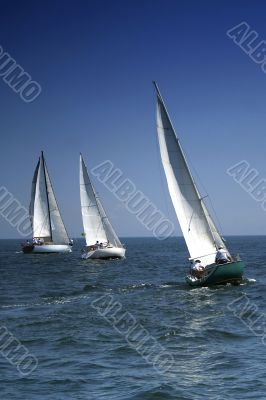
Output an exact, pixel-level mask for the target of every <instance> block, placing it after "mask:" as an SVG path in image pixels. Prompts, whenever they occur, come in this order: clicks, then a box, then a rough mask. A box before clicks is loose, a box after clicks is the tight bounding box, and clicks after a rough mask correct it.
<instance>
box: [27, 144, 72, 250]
mask: <svg viewBox="0 0 266 400" xmlns="http://www.w3.org/2000/svg"><path fill="white" fill-rule="evenodd" d="M29 215H30V220H31V225H32V231H33V240H32V243H29V242H27V244H23V245H22V250H23V252H24V253H69V252H71V251H72V250H71V246H72V242H71V241H70V239H69V237H68V234H67V231H66V228H65V226H64V223H63V220H62V218H61V215H60V211H59V208H58V205H57V202H56V198H55V195H54V191H53V188H52V183H51V179H50V177H49V173H48V170H47V166H46V163H45V160H44V156H43V152H42V153H41V156H40V158H39V161H38V163H37V167H36V169H35V172H34V175H33V181H32V190H31V202H30V208H29Z"/></svg>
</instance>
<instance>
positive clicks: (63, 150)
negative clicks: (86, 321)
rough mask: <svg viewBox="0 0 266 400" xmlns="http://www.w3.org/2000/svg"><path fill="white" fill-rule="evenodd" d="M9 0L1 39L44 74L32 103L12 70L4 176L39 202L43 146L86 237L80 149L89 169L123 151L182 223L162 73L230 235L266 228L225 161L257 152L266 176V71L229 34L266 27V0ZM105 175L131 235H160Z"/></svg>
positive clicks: (151, 193)
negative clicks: (164, 160) (169, 162)
mask: <svg viewBox="0 0 266 400" xmlns="http://www.w3.org/2000/svg"><path fill="white" fill-rule="evenodd" d="M0 4H1V13H0V45H1V46H2V48H3V50H4V51H6V52H8V53H9V54H10V56H12V57H13V58H14V59H15V61H16V62H17V63H18V64H20V65H21V66H22V67H23V68H24V70H25V71H26V72H27V73H29V74H30V75H31V77H32V79H33V80H35V81H37V82H38V83H39V84H40V85H41V87H42V92H41V94H40V96H39V97H38V98H36V100H35V101H33V102H31V103H25V102H24V101H22V99H21V97H20V96H19V95H18V94H16V93H14V91H13V90H12V89H11V88H10V87H9V86H8V85H7V84H6V83H5V82H4V81H3V79H2V78H1V76H0V104H1V157H0V186H5V187H6V188H7V189H8V190H9V191H10V192H11V193H12V194H13V195H14V196H15V197H16V198H17V199H18V200H19V201H20V202H21V204H23V205H25V206H26V207H28V204H29V200H30V190H31V180H32V175H33V172H34V168H35V166H36V163H37V159H38V157H39V154H40V151H41V150H43V151H44V153H45V157H46V162H47V165H48V169H49V173H50V176H51V179H52V182H53V186H54V190H55V193H56V196H57V200H58V203H59V206H60V208H61V212H62V215H63V218H64V221H65V224H66V226H67V229H68V231H69V233H70V236H72V237H77V236H80V234H81V232H82V231H83V228H82V221H81V213H80V201H79V173H78V165H79V152H80V151H81V152H82V153H83V157H84V160H85V162H86V164H87V166H88V167H89V168H92V167H94V166H96V165H97V164H99V163H101V162H103V161H105V160H111V161H112V162H113V163H114V165H115V167H117V168H119V169H121V171H122V172H123V175H124V177H125V178H129V179H130V180H131V181H133V182H134V184H135V185H136V187H137V189H138V190H140V191H142V192H143V193H144V194H145V195H146V196H147V197H148V198H149V199H150V200H151V201H152V202H153V203H154V204H156V206H157V207H158V208H159V209H160V210H161V211H162V212H163V213H164V214H165V215H166V216H167V217H168V218H170V219H171V220H172V221H173V222H174V224H175V226H176V231H175V233H176V234H178V235H179V234H180V230H179V226H178V223H177V220H176V217H175V214H174V211H173V208H172V204H171V202H170V199H169V195H168V190H167V186H166V180H165V176H164V172H163V169H162V165H161V162H160V158H159V150H158V143H157V136H156V126H155V93H154V88H153V86H152V80H156V81H157V83H158V85H159V87H160V90H161V93H162V95H163V97H164V100H165V102H166V105H167V107H168V111H169V113H170V116H171V119H172V121H173V123H174V126H175V129H176V132H177V133H178V135H179V138H180V140H181V143H182V145H183V148H184V150H185V153H186V155H187V157H188V161H189V162H190V163H191V165H192V167H193V168H192V172H193V173H194V172H195V171H196V173H197V175H196V180H197V181H198V178H197V176H199V177H200V181H201V182H203V184H204V187H205V189H206V190H207V192H208V194H209V196H210V198H211V200H212V204H213V206H214V209H215V212H216V214H217V216H218V218H219V221H220V224H221V228H222V232H223V234H225V235H230V234H266V212H265V211H264V210H263V209H262V208H261V205H260V203H259V202H256V201H255V200H254V199H253V198H252V197H251V196H250V195H249V193H247V192H246V191H244V190H243V188H241V187H240V185H238V184H237V183H236V182H235V181H234V180H233V179H232V177H230V176H229V175H228V174H227V173H226V170H227V169H228V168H229V167H230V166H232V165H234V164H236V163H237V162H239V161H241V160H246V161H247V162H248V163H249V164H250V166H251V167H252V168H255V169H257V171H258V172H259V175H260V177H261V178H265V179H266V156H265V153H266V149H265V148H266V74H265V73H264V72H263V71H262V69H261V66H260V65H259V64H258V63H257V64H256V63H255V62H254V61H252V59H251V58H250V57H249V56H248V55H247V54H245V52H244V51H243V50H241V48H239V47H238V46H237V45H236V44H235V43H234V42H233V40H232V39H230V38H229V37H228V36H227V35H226V31H227V30H228V29H230V28H232V27H234V26H235V25H237V24H239V23H240V22H242V21H246V22H247V23H248V24H249V25H250V27H251V28H252V29H253V30H254V31H256V32H257V33H258V35H259V37H260V38H261V40H266V26H265V13H266V4H265V3H264V2H262V1H256V0H255V1H252V2H251V1H246V0H241V1H205V0H201V1H197V0H194V1H189V0H188V1H187V0H183V1H178V0H123V1H119V0H112V1H107V0H106V1H103V0H97V1H89V0H88V1H81V0H75V1H63V0H61V1H58V0H57V1H50V0H45V1H42V0H39V1H29V0H26V1H13V0H8V1H1V2H0ZM94 184H95V187H96V189H97V191H98V192H99V194H100V196H101V198H102V201H103V204H104V206H105V208H106V210H107V213H108V214H109V216H110V219H111V221H112V222H113V225H114V227H115V229H116V231H117V233H118V234H119V236H122V237H123V236H146V235H147V236H150V235H151V232H149V231H148V230H147V229H146V228H145V227H143V226H142V224H141V223H140V222H139V221H138V220H137V219H136V216H135V215H133V214H130V213H129V212H128V211H127V210H126V209H125V208H124V206H123V204H122V203H121V202H119V201H118V200H117V199H116V198H115V196H114V195H113V194H112V193H110V192H109V191H108V190H107V189H106V188H105V187H104V186H103V185H102V184H101V183H100V182H98V181H97V180H96V179H94ZM200 188H201V186H200ZM203 194H204V192H203ZM12 237H19V235H18V233H17V231H16V229H14V228H12V227H11V226H10V225H9V223H8V222H6V221H5V220H4V218H3V217H0V238H12Z"/></svg>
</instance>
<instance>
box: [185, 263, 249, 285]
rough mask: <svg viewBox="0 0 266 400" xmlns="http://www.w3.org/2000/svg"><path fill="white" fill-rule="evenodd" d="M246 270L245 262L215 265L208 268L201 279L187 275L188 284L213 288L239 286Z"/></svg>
mask: <svg viewBox="0 0 266 400" xmlns="http://www.w3.org/2000/svg"><path fill="white" fill-rule="evenodd" d="M244 268H245V264H244V263H243V261H233V262H230V263H226V264H214V265H211V266H208V267H207V268H206V271H205V272H204V274H203V276H202V278H200V279H197V278H194V277H192V276H191V275H187V276H186V282H187V283H188V284H189V285H190V286H212V285H222V284H226V283H232V284H235V285H237V284H239V283H240V282H241V280H242V277H243V272H244Z"/></svg>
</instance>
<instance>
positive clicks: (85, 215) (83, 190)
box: [80, 155, 108, 246]
mask: <svg viewBox="0 0 266 400" xmlns="http://www.w3.org/2000/svg"><path fill="white" fill-rule="evenodd" d="M80 202H81V213H82V220H83V227H84V232H85V238H86V244H87V246H91V245H93V244H95V243H96V241H97V240H98V241H99V243H101V242H102V243H104V242H107V240H108V239H107V236H106V234H105V230H104V226H103V223H102V218H101V215H100V211H99V208H98V204H97V200H96V195H95V192H94V189H93V186H92V184H91V181H90V178H89V175H88V171H87V168H86V166H85V164H84V161H83V158H82V155H80Z"/></svg>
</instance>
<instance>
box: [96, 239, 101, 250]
mask: <svg viewBox="0 0 266 400" xmlns="http://www.w3.org/2000/svg"><path fill="white" fill-rule="evenodd" d="M95 247H96V249H98V248H99V247H100V243H99V240H96V243H95Z"/></svg>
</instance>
